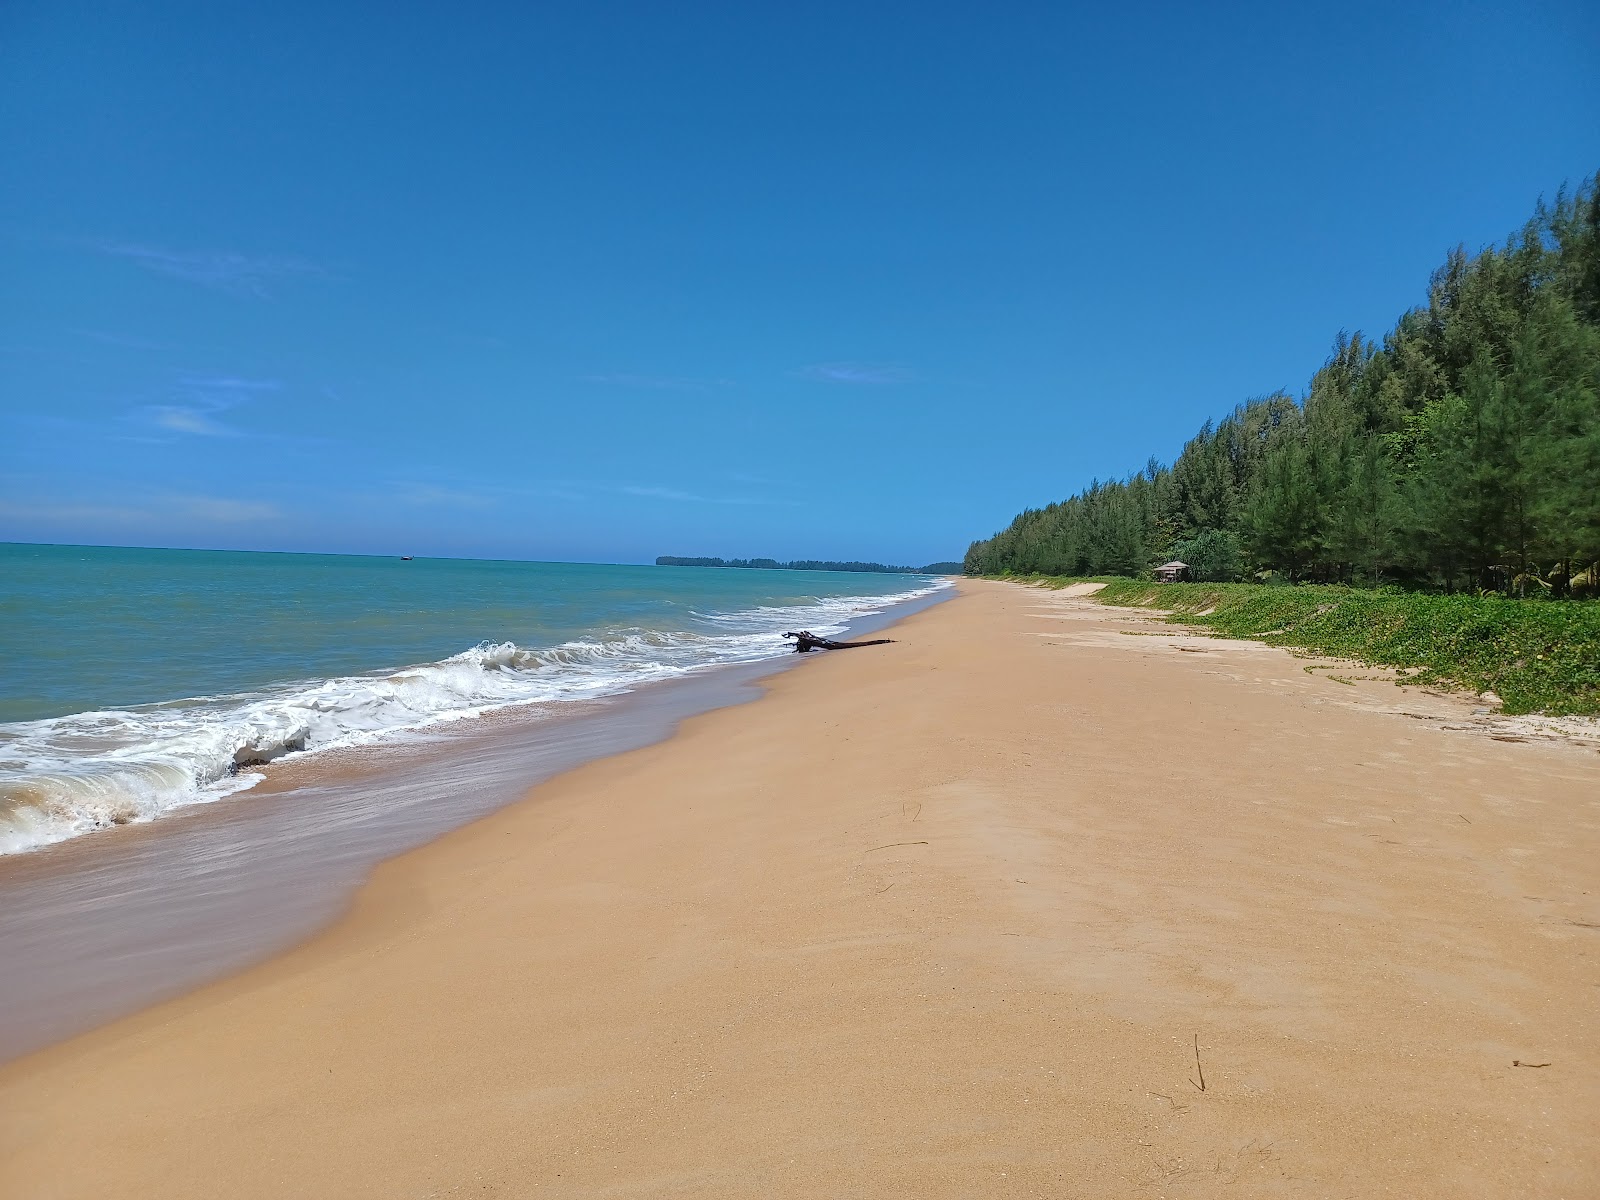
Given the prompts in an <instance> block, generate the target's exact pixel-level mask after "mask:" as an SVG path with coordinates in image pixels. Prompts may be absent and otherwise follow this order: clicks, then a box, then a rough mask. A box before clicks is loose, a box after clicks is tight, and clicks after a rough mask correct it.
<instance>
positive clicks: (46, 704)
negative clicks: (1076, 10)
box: [0, 544, 940, 852]
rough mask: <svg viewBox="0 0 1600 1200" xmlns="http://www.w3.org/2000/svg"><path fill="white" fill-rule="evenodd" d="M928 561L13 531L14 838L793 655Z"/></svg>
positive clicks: (1, 756) (899, 595) (7, 593)
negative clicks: (539, 710)
mask: <svg viewBox="0 0 1600 1200" xmlns="http://www.w3.org/2000/svg"><path fill="white" fill-rule="evenodd" d="M937 586H940V585H939V583H938V582H937V581H935V580H931V579H928V578H926V577H922V576H904V575H873V574H837V573H832V572H799V571H748V570H713V569H705V568H694V567H632V566H590V565H573V564H560V563H526V562H495V561H473V560H448V559H418V560H416V561H413V562H404V561H401V560H399V559H394V558H367V557H356V556H345V555H312V554H256V553H233V552H211V551H194V550H138V549H113V548H98V547H77V546H30V545H15V544H0V662H3V664H4V669H3V671H0V852H5V851H14V850H19V849H28V848H31V847H33V846H36V845H41V844H44V843H46V842H50V841H59V840H61V839H62V838H65V837H70V836H73V835H75V834H79V833H84V832H88V831H90V830H93V829H96V828H102V827H104V826H107V825H112V824H122V823H126V822H129V821H141V820H148V819H151V818H154V817H158V816H160V815H162V814H163V813H165V812H167V811H170V810H171V809H173V808H175V807H179V806H182V805H185V804H191V803H195V802H199V801H203V800H206V799H212V798H215V797H217V796H221V795H227V794H230V793H231V792H234V791H238V790H240V789H241V788H243V787H247V786H248V785H249V784H250V783H251V782H253V781H254V779H256V778H257V776H256V775H254V774H253V773H252V768H254V767H256V766H258V765H259V764H261V763H264V762H267V761H270V760H272V759H275V758H278V757H281V756H283V755H286V754H296V753H307V752H314V751H317V750H324V749H329V748H335V747H343V746H352V745H360V744H364V743H368V742H372V741H375V740H381V739H384V738H389V737H396V736H404V735H405V734H406V733H407V731H412V730H415V729H418V728H422V727H426V726H428V725H430V724H436V723H438V722H441V721H449V720H457V719H460V718H462V717H468V716H472V715H475V714H478V713H482V712H485V711H488V710H492V709H496V708H502V707H506V706H510V705H528V704H536V703H550V704H559V703H561V702H565V701H572V700H593V699H600V698H604V697H606V696H610V695H615V694H617V693H619V692H623V691H627V690H629V689H630V688H632V687H635V686H637V685H638V684H641V683H645V682H650V681H653V680H660V679H668V678H672V677H675V676H680V675H684V674H687V673H691V672H698V671H703V670H707V669H710V668H713V667H715V666H717V665H719V664H725V663H733V662H743V661H751V660H754V659H759V658H764V657H769V656H773V655H776V654H781V653H783V652H784V651H785V650H786V648H787V647H786V644H785V643H784V642H783V641H782V639H781V638H780V637H779V634H780V633H781V631H782V630H785V629H795V628H808V629H812V630H813V631H815V632H819V633H821V632H824V631H828V630H837V629H838V628H840V627H841V626H842V625H843V623H844V622H845V621H847V620H849V619H850V618H851V617H853V616H857V615H861V614H865V613H869V612H876V611H882V609H884V608H886V607H888V606H889V605H891V604H893V603H896V602H897V601H900V600H904V599H909V598H911V597H913V596H916V595H921V594H926V593H927V592H928V591H929V590H930V589H932V588H934V587H937Z"/></svg>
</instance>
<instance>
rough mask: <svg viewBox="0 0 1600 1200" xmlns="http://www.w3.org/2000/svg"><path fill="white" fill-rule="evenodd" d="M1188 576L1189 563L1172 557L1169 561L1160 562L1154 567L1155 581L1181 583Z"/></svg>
mask: <svg viewBox="0 0 1600 1200" xmlns="http://www.w3.org/2000/svg"><path fill="white" fill-rule="evenodd" d="M1187 578H1189V564H1188V563H1181V562H1179V561H1178V560H1177V559H1173V560H1172V561H1171V562H1169V563H1162V564H1161V565H1160V566H1159V567H1157V568H1156V582H1157V583H1182V582H1183V581H1184V580H1185V579H1187Z"/></svg>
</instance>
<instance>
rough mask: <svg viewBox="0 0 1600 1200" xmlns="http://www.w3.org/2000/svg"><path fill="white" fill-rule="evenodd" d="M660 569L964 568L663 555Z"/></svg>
mask: <svg viewBox="0 0 1600 1200" xmlns="http://www.w3.org/2000/svg"><path fill="white" fill-rule="evenodd" d="M656 566H658V567H746V568H752V569H754V570H758V571H763V570H764V571H876V572H880V573H882V574H885V575H959V574H961V572H962V567H963V564H961V563H958V562H937V563H929V564H928V565H927V566H925V567H890V566H885V565H884V564H883V563H870V562H831V561H829V562H824V561H822V560H820V559H814V558H797V559H795V560H794V561H793V562H779V561H778V560H777V559H774V558H679V557H676V556H674V555H671V554H663V555H662V556H661V557H660V558H658V559H656Z"/></svg>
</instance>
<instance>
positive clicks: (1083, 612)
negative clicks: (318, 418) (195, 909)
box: [0, 581, 1600, 1200]
mask: <svg viewBox="0 0 1600 1200" xmlns="http://www.w3.org/2000/svg"><path fill="white" fill-rule="evenodd" d="M960 588H961V595H960V596H959V597H958V598H957V599H955V600H953V601H951V602H949V603H946V604H943V605H939V606H938V607H935V608H933V609H930V610H928V611H925V612H922V613H918V614H916V615H914V616H912V617H910V618H908V619H906V620H905V621H903V622H901V623H900V624H899V625H897V626H895V627H894V629H893V630H892V631H891V632H890V634H889V636H892V637H894V638H895V639H896V642H895V644H894V645H890V646H881V647H875V648H871V649H863V650H859V651H852V652H848V653H843V652H840V653H833V654H828V655H821V656H817V660H816V661H812V662H807V663H804V664H802V668H801V669H798V670H794V671H790V672H787V673H784V674H781V675H779V676H777V677H776V678H775V679H773V680H771V681H770V682H769V683H768V685H767V686H768V689H769V693H768V695H767V696H766V697H765V698H763V699H762V700H760V701H758V702H756V703H753V704H749V705H744V706H742V707H737V708H730V709H725V710H720V711H717V712H713V713H709V714H706V715H704V716H700V717H696V718H694V719H693V720H691V721H689V722H688V723H686V724H685V725H684V727H683V728H682V729H681V730H680V732H679V733H678V734H677V735H676V736H674V737H673V738H671V739H670V740H669V741H667V742H664V743H662V744H660V745H656V746H652V747H649V748H646V749H643V750H638V751H634V752H631V753H628V754H623V755H619V756H616V757H613V758H609V759H605V760H602V761H599V762H595V763H592V764H590V765H588V766H585V767H582V768H580V769H578V770H575V771H572V772H570V773H568V774H566V775H563V776H561V777H559V778H558V779H556V780H554V781H552V782H550V783H548V784H544V785H542V786H540V787H538V788H537V789H535V790H534V791H533V792H532V793H531V794H530V795H529V796H527V798H526V799H524V800H522V801H521V802H519V803H518V804H516V805H514V806H513V807H511V808H508V809H505V810H502V811H501V812H499V813H497V814H495V815H493V816H490V817H488V818H485V819H483V820H481V821H479V822H477V823H476V824H473V825H471V826H468V827H467V828H464V829H461V830H459V831H457V832H455V833H452V834H450V835H448V836H446V837H444V838H441V839H440V840H438V841H436V842H433V843H431V844H429V845H427V846H424V847H423V848H421V849H419V850H416V851H413V852H411V853H408V854H405V855H403V856H401V857H399V858H397V859H394V860H392V861H390V862H388V863H386V864H385V865H383V866H382V867H381V868H379V869H378V871H377V872H376V873H375V874H374V876H373V878H372V879H371V881H370V882H369V883H368V884H367V886H365V887H364V888H363V889H362V891H361V892H360V894H359V895H358V897H357V899H356V902H355V904H354V907H353V909H352V911H350V912H349V913H348V914H347V915H346V916H345V917H344V918H342V919H341V920H340V921H339V922H338V923H337V924H336V925H334V926H333V927H332V928H330V929H328V930H327V931H326V932H324V933H322V934H320V935H319V936H317V937H316V938H314V939H313V940H312V941H310V942H308V943H306V944H304V945H302V946H300V947H298V948H296V949H294V950H292V951H290V952H289V953H286V954H284V955H281V956H279V957H278V958H275V959H273V960H271V961H269V962H267V963H264V964H262V965H260V966H258V967H255V968H252V969H250V970H248V971H246V972H244V973H242V974H240V975H237V976H234V977H232V978H230V979H227V980H225V981H223V982H220V983H217V984H214V985H211V986H208V987H205V988H203V989H201V990H199V991H197V992H194V993H192V994H190V995H188V996H185V997H182V998H180V999H177V1000H174V1001H171V1002H168V1003H165V1004H163V1005H160V1006H158V1007H156V1008H154V1009H151V1010H148V1011H146V1012H144V1013H141V1014H139V1015H137V1016H134V1017H131V1018H128V1019H124V1020H121V1021H118V1022H115V1023H113V1024H111V1025H109V1026H106V1027H104V1028H102V1029H100V1030H97V1031H95V1032H93V1033H91V1034H88V1035H85V1036H82V1037H78V1038H75V1039H73V1040H70V1041H68V1042H65V1043H63V1044H60V1045H57V1046H54V1047H52V1048H49V1049H47V1050H45V1051H42V1052H39V1053H37V1054H34V1055H32V1056H30V1057H27V1058H24V1059H22V1060H20V1061H18V1062H15V1063H13V1064H11V1065H10V1066H8V1067H6V1068H4V1069H3V1070H0V1191H3V1192H4V1194H5V1195H7V1196H15V1197H18V1198H19V1200H21V1198H27V1200H32V1198H36V1197H37V1198H45V1197H91V1196H93V1197H122V1196H127V1197H150V1196H161V1197H189V1196H193V1197H214V1196H220V1195H226V1196H233V1197H239V1196H261V1197H281V1196H339V1197H346V1196H349V1197H384V1198H396V1197H430V1196H448V1195H457V1194H459V1195H490V1196H507V1197H521V1196H552V1197H566V1196H573V1197H601V1196H604V1197H619V1196H651V1197H657V1196H683V1197H700V1196H727V1197H735V1196H738V1197H747V1196H763V1197H774V1196H780V1197H781V1196H807V1197H810V1196H819V1197H820V1196H830V1197H831V1196H896V1197H900V1196H904V1197H974V1196H1048V1197H1066V1196H1107V1197H1121V1196H1152V1197H1157V1196H1171V1197H1179V1196H1194V1197H1206V1196H1230V1197H1234V1196H1274V1197H1278V1196H1304V1197H1329V1196H1361V1197H1365V1196H1405V1197H1422V1196H1437V1197H1479V1196H1481V1197H1504V1196H1535V1197H1582V1196H1596V1195H1600V1021H1597V1020H1596V1019H1595V1014H1596V1012H1597V1005H1600V866H1597V864H1600V755H1597V753H1596V748H1595V746H1594V745H1592V744H1591V745H1586V744H1582V743H1581V742H1580V741H1574V740H1570V739H1568V740H1561V739H1554V738H1552V739H1545V738H1541V737H1539V736H1538V735H1537V733H1536V732H1530V731H1528V730H1527V729H1525V728H1523V727H1522V726H1518V725H1515V724H1514V723H1510V722H1496V721H1494V720H1486V719H1483V717H1482V714H1478V715H1477V716H1474V713H1473V709H1474V707H1475V704H1474V702H1473V701H1472V700H1471V699H1470V698H1459V697H1442V696H1436V695H1431V694H1425V693H1421V692H1417V691H1412V690H1401V689H1397V688H1395V687H1394V686H1393V684H1392V683H1390V682H1388V681H1386V680H1385V679H1383V678H1381V677H1380V676H1381V674H1382V673H1380V672H1363V671H1361V670H1360V669H1354V670H1343V671H1341V670H1339V669H1329V670H1324V669H1318V668H1317V663H1316V662H1314V661H1311V660H1305V659H1300V658H1296V657H1293V656H1291V655H1290V654H1288V653H1286V652H1283V651H1281V650H1276V649H1271V648H1268V647H1265V646H1261V645H1258V644H1255V643H1248V642H1230V641H1221V640H1214V639H1209V638H1205V637H1200V636H1196V635H1192V634H1188V633H1185V632H1184V631H1182V630H1180V629H1176V628H1173V627H1169V626H1166V625H1163V624H1159V623H1158V622H1157V621H1155V620H1154V619H1152V618H1151V617H1150V616H1149V615H1146V614H1138V613H1132V612H1127V611H1123V610H1114V609H1106V608H1102V607H1100V606H1098V605H1095V604H1093V603H1092V602H1090V601H1087V600H1085V599H1083V598H1081V597H1077V596H1073V595H1069V594H1063V593H1059V592H1048V591H1042V590H1036V589H1030V588H1024V587H1020V586H1016V585H1007V584H999V583H984V582H976V581H963V582H962V583H961V584H960ZM1519 739H1520V740H1519ZM463 786H470V784H469V782H467V781H464V783H463Z"/></svg>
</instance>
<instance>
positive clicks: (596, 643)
mask: <svg viewBox="0 0 1600 1200" xmlns="http://www.w3.org/2000/svg"><path fill="white" fill-rule="evenodd" d="M947 586H949V585H948V584H945V583H942V582H941V583H933V584H930V585H928V586H927V587H922V588H916V589H913V590H908V591H905V592H900V593H895V594H893V595H887V596H842V597H827V598H815V599H813V601H812V602H811V603H809V604H800V605H788V606H763V607H760V608H754V609H747V610H742V611H737V612H725V613H716V612H696V613H693V614H692V623H693V624H694V625H695V626H696V628H693V629H685V630H646V629H612V630H605V631H597V632H596V633H595V634H594V635H593V637H592V638H591V639H580V640H574V641H568V642H565V643H562V644H560V645H556V646H549V647H522V646H518V645H516V644H515V643H513V642H501V643H482V644H480V645H477V646H474V647H472V648H471V649H468V650H464V651H462V652H461V653H459V654H455V655H452V656H451V657H449V658H446V659H442V660H440V661H438V662H431V663H424V664H421V665H418V666H413V667H406V668H403V669H401V670H397V671H389V672H383V673H373V674H368V675H354V676H344V677H341V678H337V679H325V680H320V681H314V682H308V683H298V684H286V685H282V686H279V687H274V688H266V689H263V690H260V691H256V692H250V693H243V694H239V695H231V696H207V697H198V698H193V699H187V700H177V701H170V702H167V703H163V704H151V705H144V706H140V707H136V708H128V709H118V710H114V711H104V712H83V713H75V714H72V715H70V716H64V717H52V718H49V719H46V720H39V721H25V722H16V723H13V724H9V725H0V854H11V853H17V852H19V851H24V850H30V849H34V848H36V847H39V846H43V845H48V844H50V843H52V842H59V841H64V840H66V839H68V838H72V837H76V836H79V835H81V834H85V833H90V832H92V831H94V830H97V829H105V828H108V827H110V826H114V825H126V824H132V823H137V822H144V821H150V820H154V819H156V818H158V817H161V816H163V815H165V814H167V813H169V812H171V811H173V810H174V809H178V808H183V807H186V806H188V805H192V804H201V803H205V802H208V801H213V800H218V799H221V798H222V797H224V796H229V795H232V794H234V793H236V792H239V791H242V790H244V789H246V788H248V787H250V786H252V785H253V784H255V783H257V782H259V780H260V779H261V778H262V776H261V775H260V773H259V772H258V771H256V770H255V768H258V767H261V766H264V765H265V764H267V763H269V762H272V761H274V760H276V759H279V758H282V757H284V756H285V755H290V754H310V753H315V752H317V751H326V750H331V749H339V748H348V747H353V746H360V745H368V744H372V743H374V742H379V741H381V740H383V739H385V738H393V737H397V736H404V735H405V734H408V733H412V732H414V731H416V730H419V729H422V728H425V727H427V726H431V725H437V724H440V723H442V722H447V721H456V720H461V719H463V718H470V717H475V716H479V715H481V714H483V713H485V712H490V711H494V710H497V709H503V708H509V707H513V706H517V705H528V704H537V703H559V702H563V701H574V700H593V699H601V698H604V697H607V696H615V695H618V694H620V693H623V692H626V691H629V690H631V689H633V688H635V687H637V686H639V685H640V684H643V683H649V682H653V681H656V680H662V679H671V678H674V677H677V676H682V675H687V674H690V673H693V672H698V671H703V670H706V669H708V668H711V667H715V666H720V665H726V664H731V663H737V662H753V661H758V660H760V659H764V658H771V657H774V656H775V655H778V654H782V653H784V652H786V650H787V648H788V647H787V644H785V643H782V642H780V641H779V640H778V639H777V638H776V636H775V635H776V634H777V633H778V632H780V631H781V630H784V629H796V628H809V629H812V630H813V631H815V632H818V633H823V634H829V633H837V632H840V631H841V630H842V629H843V628H844V627H845V624H846V622H848V621H849V620H850V619H851V618H853V617H858V616H862V615H866V614H869V613H874V612H881V611H883V610H884V609H886V608H889V607H891V606H893V605H895V604H899V603H903V602H905V601H908V600H913V599H917V598H919V597H923V596H927V595H929V594H931V593H933V592H935V591H938V590H941V589H942V588H944V587H947Z"/></svg>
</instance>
